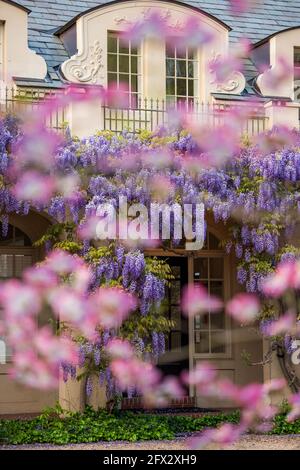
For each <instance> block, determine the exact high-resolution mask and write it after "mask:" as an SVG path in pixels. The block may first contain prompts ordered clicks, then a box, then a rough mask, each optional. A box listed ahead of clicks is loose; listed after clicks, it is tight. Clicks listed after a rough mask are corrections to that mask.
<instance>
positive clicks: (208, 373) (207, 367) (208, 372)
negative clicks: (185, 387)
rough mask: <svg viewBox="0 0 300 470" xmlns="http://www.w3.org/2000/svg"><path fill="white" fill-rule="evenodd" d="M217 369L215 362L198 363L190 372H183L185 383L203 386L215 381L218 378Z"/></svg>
mask: <svg viewBox="0 0 300 470" xmlns="http://www.w3.org/2000/svg"><path fill="white" fill-rule="evenodd" d="M216 375H217V371H216V368H215V367H214V366H213V364H211V363H209V362H201V363H197V366H196V368H195V369H193V370H191V371H190V372H185V373H183V376H182V379H183V381H184V382H185V383H188V384H189V385H196V386H197V387H201V386H203V385H207V384H210V383H213V380H214V379H215V378H216Z"/></svg>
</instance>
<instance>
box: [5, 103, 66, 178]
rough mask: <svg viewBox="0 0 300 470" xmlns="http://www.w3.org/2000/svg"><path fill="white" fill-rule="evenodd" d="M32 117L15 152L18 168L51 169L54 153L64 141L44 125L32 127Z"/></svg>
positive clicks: (20, 169) (15, 161)
mask: <svg viewBox="0 0 300 470" xmlns="http://www.w3.org/2000/svg"><path fill="white" fill-rule="evenodd" d="M41 108H42V107H40V109H41ZM30 119H31V118H29V121H28V122H27V124H26V125H25V129H24V137H23V139H22V141H21V143H20V144H19V146H18V148H17V149H16V152H15V159H14V163H15V165H16V168H17V169H18V170H19V171H22V169H24V168H36V169H39V170H51V169H52V168H53V166H54V163H55V161H54V154H55V151H56V149H57V148H58V146H59V145H60V144H61V143H62V137H61V136H59V135H58V134H57V133H54V132H53V131H49V130H47V129H45V128H44V127H42V128H40V127H39V126H38V127H37V126H36V125H35V126H32V127H31V128H30V127H29V125H30ZM42 122H43V121H42ZM39 125H41V122H40V123H39Z"/></svg>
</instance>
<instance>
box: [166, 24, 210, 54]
mask: <svg viewBox="0 0 300 470" xmlns="http://www.w3.org/2000/svg"><path fill="white" fill-rule="evenodd" d="M214 39H215V35H214V33H213V32H212V30H210V29H209V28H208V27H207V26H206V25H205V24H204V23H202V22H201V21H199V19H198V18H195V17H194V16H190V17H189V18H188V19H187V21H186V22H185V24H184V26H183V28H182V29H181V30H180V32H179V34H178V33H177V34H173V35H172V40H173V41H174V45H175V46H176V47H177V48H178V49H179V50H180V49H181V50H185V49H186V48H191V49H198V48H199V47H201V46H203V45H204V44H211V43H212V42H213V41H214Z"/></svg>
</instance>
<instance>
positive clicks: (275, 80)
mask: <svg viewBox="0 0 300 470" xmlns="http://www.w3.org/2000/svg"><path fill="white" fill-rule="evenodd" d="M293 74H294V66H291V65H290V63H289V62H288V61H287V60H286V58H285V57H283V56H281V57H279V58H278V59H277V62H276V67H272V68H271V69H269V70H267V71H266V72H264V83H265V85H266V86H267V87H269V88H270V89H271V90H273V91H276V90H277V89H278V88H279V87H280V86H281V85H284V84H286V83H287V81H288V80H289V77H290V76H291V75H293Z"/></svg>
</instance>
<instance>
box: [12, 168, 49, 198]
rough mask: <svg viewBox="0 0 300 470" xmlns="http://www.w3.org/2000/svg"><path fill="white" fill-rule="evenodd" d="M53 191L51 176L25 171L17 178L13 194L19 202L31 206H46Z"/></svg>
mask: <svg viewBox="0 0 300 470" xmlns="http://www.w3.org/2000/svg"><path fill="white" fill-rule="evenodd" d="M54 191H55V180H54V178H53V176H50V175H43V174H42V173H39V172H37V171H34V170H31V171H26V172H25V173H23V174H22V175H20V177H19V178H18V180H17V182H16V184H15V186H14V188H13V193H14V194H15V196H16V198H17V199H19V200H21V201H29V202H32V203H33V204H35V203H38V204H47V203H49V201H50V199H51V197H52V196H53V194H54Z"/></svg>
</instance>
